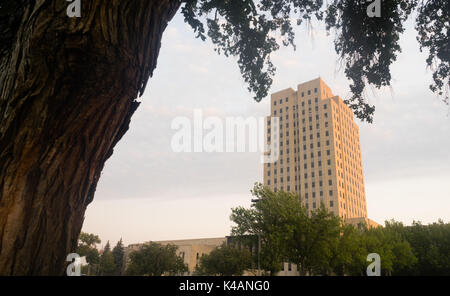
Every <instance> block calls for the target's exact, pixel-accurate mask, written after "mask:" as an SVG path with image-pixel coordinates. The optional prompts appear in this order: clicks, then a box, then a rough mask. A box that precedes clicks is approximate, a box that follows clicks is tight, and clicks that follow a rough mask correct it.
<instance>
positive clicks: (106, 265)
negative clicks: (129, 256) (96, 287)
mask: <svg viewBox="0 0 450 296" xmlns="http://www.w3.org/2000/svg"><path fill="white" fill-rule="evenodd" d="M116 270H117V267H116V264H115V263H114V255H113V253H112V252H111V246H110V245H109V241H108V242H107V243H106V245H105V248H104V249H103V252H102V255H101V257H100V267H99V275H103V276H111V275H115V272H116Z"/></svg>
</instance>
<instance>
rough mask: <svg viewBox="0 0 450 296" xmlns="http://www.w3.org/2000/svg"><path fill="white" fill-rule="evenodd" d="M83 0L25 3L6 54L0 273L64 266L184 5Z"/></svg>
mask: <svg viewBox="0 0 450 296" xmlns="http://www.w3.org/2000/svg"><path fill="white" fill-rule="evenodd" d="M12 1H15V0H12ZM81 3H82V11H81V17H80V18H69V17H68V16H67V15H66V8H67V5H68V4H70V3H69V2H66V1H59V0H53V1H43V0H35V1H25V2H24V4H23V7H22V8H21V18H20V19H19V20H18V21H17V22H16V25H17V28H16V29H15V31H14V32H13V33H14V34H12V37H11V40H10V41H11V44H9V48H8V49H7V50H6V51H5V50H3V51H2V56H1V57H0V275H55V274H56V275H62V274H64V272H65V266H66V265H67V262H65V259H66V256H67V254H68V253H71V252H72V251H73V250H74V249H75V247H76V243H77V238H78V235H79V232H80V230H81V226H82V223H83V220H84V213H85V210H86V207H87V205H88V204H89V203H90V202H91V201H92V199H93V197H94V192H95V189H96V185H97V182H98V180H99V177H100V173H101V171H102V169H103V166H104V163H105V161H106V160H107V159H108V158H109V157H110V156H111V154H112V153H113V148H114V146H115V144H117V142H118V141H119V140H120V139H121V137H122V136H123V135H124V133H125V132H126V131H127V129H128V125H129V122H130V118H131V116H132V114H133V112H134V111H135V110H136V108H137V107H138V105H139V103H138V102H136V101H135V99H136V97H137V96H138V95H140V94H142V92H143V91H144V88H145V86H146V83H147V79H148V78H149V77H150V76H152V72H153V70H154V68H155V67H156V60H157V57H158V53H159V48H160V45H161V43H160V42H161V36H162V33H163V31H164V29H165V28H166V25H167V22H168V21H170V20H171V18H172V17H173V15H174V14H175V12H176V11H177V10H178V8H179V5H180V3H179V2H178V1H174V0H160V1H150V0H95V1H90V0H89V1H83V0H82V1H81ZM10 29H11V28H10ZM9 33H11V32H9Z"/></svg>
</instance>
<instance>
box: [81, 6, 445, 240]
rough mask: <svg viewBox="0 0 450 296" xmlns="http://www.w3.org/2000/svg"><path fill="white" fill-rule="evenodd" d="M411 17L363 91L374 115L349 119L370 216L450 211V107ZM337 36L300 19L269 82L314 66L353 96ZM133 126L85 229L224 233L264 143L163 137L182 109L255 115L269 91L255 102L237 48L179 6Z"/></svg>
mask: <svg viewBox="0 0 450 296" xmlns="http://www.w3.org/2000/svg"><path fill="white" fill-rule="evenodd" d="M412 27H413V26H412V24H411V22H410V24H409V26H408V30H407V31H406V32H405V34H404V35H403V36H402V37H401V46H402V50H403V52H402V53H401V54H400V55H399V57H398V60H397V61H396V62H395V63H394V64H393V66H392V68H391V69H392V77H393V81H392V87H391V88H387V89H383V90H377V89H373V90H369V91H368V92H367V96H368V98H369V100H370V102H371V103H374V104H375V105H376V111H375V117H374V123H373V124H367V123H362V122H360V121H359V120H356V122H357V124H358V125H359V127H360V135H361V150H362V156H363V168H364V178H365V188H366V200H367V211H368V216H369V218H371V219H373V220H375V221H377V222H378V223H382V224H383V223H384V221H385V220H389V219H392V218H393V219H395V220H398V221H402V222H404V223H405V224H410V223H411V222H412V221H413V220H420V221H422V222H424V223H430V222H434V221H437V220H438V219H439V218H442V219H443V220H444V221H445V222H449V221H450V153H449V152H448V151H449V147H450V115H449V107H448V106H446V105H445V104H444V103H442V102H441V101H440V99H439V98H437V97H436V96H435V95H434V94H433V93H432V92H431V91H430V90H429V88H428V85H429V84H430V82H431V75H432V74H431V71H429V70H427V68H426V63H425V59H426V55H425V54H424V53H420V51H419V46H418V44H417V41H416V40H415V36H416V35H415V31H414V30H413V29H412ZM333 38H334V36H333V35H330V36H327V35H326V32H325V30H324V27H323V26H321V25H319V24H313V30H312V33H311V32H309V31H308V30H307V29H306V28H305V27H304V26H302V27H300V28H298V30H297V35H296V44H297V50H296V51H293V49H292V48H283V49H281V50H280V51H278V52H277V53H276V54H274V55H273V61H274V64H275V65H276V67H277V73H276V76H275V78H274V83H273V85H272V89H271V92H275V91H278V90H281V89H285V88H289V87H292V88H293V89H296V86H297V84H299V83H302V82H305V81H308V80H311V79H315V78H317V77H318V76H320V77H321V78H322V79H323V80H324V81H325V83H327V84H328V85H329V86H330V88H331V89H332V91H333V93H334V94H335V95H339V96H340V97H342V98H343V99H345V98H347V97H349V95H350V93H349V87H348V85H349V81H348V80H347V79H346V78H345V75H344V73H343V69H341V68H339V64H338V62H337V60H338V57H337V55H336V53H335V51H334V45H333ZM139 100H140V101H141V102H142V103H141V105H140V107H139V109H138V110H137V111H136V113H135V115H134V116H133V118H132V122H131V125H130V130H129V131H128V132H127V134H126V135H125V136H124V137H123V139H122V140H121V141H120V142H119V143H118V145H117V146H116V148H115V152H114V154H113V156H112V157H111V158H110V159H109V160H108V161H107V163H106V165H105V169H104V170H103V173H102V177H101V179H100V182H99V183H98V187H97V192H96V195H95V198H94V201H93V202H92V203H91V204H90V205H89V207H88V209H87V211H86V216H85V222H84V226H83V231H85V232H89V233H95V234H98V235H99V236H100V238H101V239H102V245H104V244H105V243H106V241H107V240H110V241H111V244H113V245H114V244H115V243H116V241H117V240H119V239H120V238H121V237H122V238H123V240H124V243H125V244H126V245H128V244H130V243H139V242H144V241H150V240H175V239H186V238H204V237H221V236H225V235H229V233H230V227H231V222H230V220H229V215H230V213H231V210H230V209H231V208H232V207H236V206H239V205H241V206H245V207H248V206H249V205H250V199H251V194H250V189H251V188H252V186H253V183H255V182H262V164H261V163H260V153H250V152H247V153H237V152H235V153H206V152H203V153H175V152H173V151H172V149H171V146H170V141H171V138H172V136H173V135H174V134H175V133H176V130H173V129H171V122H172V120H173V119H174V118H175V117H177V116H187V117H192V114H193V110H194V109H201V110H202V111H203V113H204V116H212V115H214V116H219V117H221V118H224V117H226V116H242V117H244V118H246V117H260V116H266V115H268V114H269V109H270V108H269V104H268V98H265V99H264V100H263V101H261V102H260V103H257V102H255V101H253V99H252V94H250V93H248V92H247V87H246V84H245V83H244V82H243V79H242V78H241V75H240V72H239V69H238V67H237V64H236V61H235V60H234V59H233V58H226V57H224V56H218V55H217V54H216V53H215V52H214V51H213V47H212V45H211V44H210V43H209V42H202V41H200V40H198V39H195V38H194V33H193V31H192V30H191V29H190V28H189V27H188V26H187V25H186V24H184V22H183V19H182V17H181V15H180V14H179V13H178V14H177V15H176V16H175V17H174V19H173V20H172V21H171V22H170V23H169V26H168V28H167V29H166V31H165V33H164V36H163V40H162V46H161V50H160V54H159V58H158V66H157V68H156V70H155V71H154V76H153V77H152V78H150V80H149V83H148V85H147V89H146V91H145V93H144V95H143V96H142V98H140V99H139Z"/></svg>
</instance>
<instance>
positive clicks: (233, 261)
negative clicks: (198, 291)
mask: <svg viewBox="0 0 450 296" xmlns="http://www.w3.org/2000/svg"><path fill="white" fill-rule="evenodd" d="M251 265H252V256H251V254H250V252H249V251H248V250H247V249H237V248H235V247H232V246H225V245H224V246H221V247H217V248H216V249H214V250H213V251H211V253H209V254H204V255H203V256H202V257H201V258H200V264H199V265H198V267H197V268H196V270H195V273H196V274H198V275H219V276H231V275H242V274H243V273H244V270H246V269H249V268H250V267H251Z"/></svg>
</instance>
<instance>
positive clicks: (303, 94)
mask: <svg viewBox="0 0 450 296" xmlns="http://www.w3.org/2000/svg"><path fill="white" fill-rule="evenodd" d="M304 96H305V93H304V92H302V97H304ZM302 106H304V104H303V103H302Z"/></svg>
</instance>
